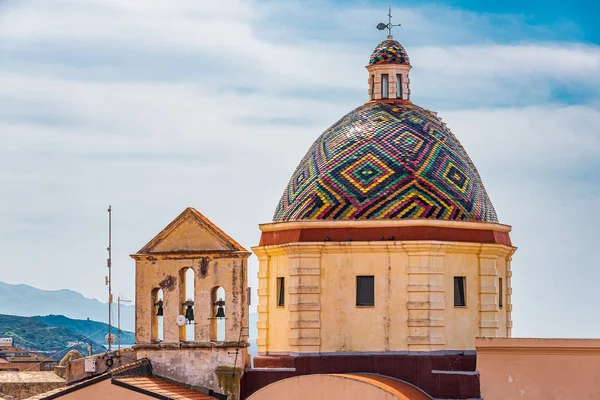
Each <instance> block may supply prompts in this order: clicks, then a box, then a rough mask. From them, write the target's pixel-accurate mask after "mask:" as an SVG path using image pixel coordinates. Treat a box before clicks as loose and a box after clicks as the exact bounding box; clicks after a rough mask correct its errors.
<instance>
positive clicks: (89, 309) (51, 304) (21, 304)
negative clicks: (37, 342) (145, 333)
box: [0, 282, 135, 331]
mask: <svg viewBox="0 0 600 400" xmlns="http://www.w3.org/2000/svg"><path fill="white" fill-rule="evenodd" d="M113 311H114V312H113V324H114V325H116V323H117V320H116V316H117V304H116V303H113ZM0 314H8V315H23V316H26V317H31V316H35V315H49V314H54V315H57V314H59V315H65V316H67V317H69V318H77V319H84V320H85V319H88V318H89V319H91V320H94V321H107V319H108V304H107V303H102V302H100V301H98V300H96V299H88V298H86V297H84V296H83V295H82V294H80V293H77V292H75V291H73V290H68V289H63V290H42V289H36V288H34V287H31V286H28V285H10V284H8V283H4V282H0ZM121 328H122V329H125V330H128V331H133V330H134V329H135V307H134V306H131V305H121Z"/></svg>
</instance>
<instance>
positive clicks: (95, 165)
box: [0, 0, 600, 337]
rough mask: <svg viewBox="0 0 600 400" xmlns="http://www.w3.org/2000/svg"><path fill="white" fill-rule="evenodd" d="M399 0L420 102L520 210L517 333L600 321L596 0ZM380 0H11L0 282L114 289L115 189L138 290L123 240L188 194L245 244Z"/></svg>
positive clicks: (500, 200)
mask: <svg viewBox="0 0 600 400" xmlns="http://www.w3.org/2000/svg"><path fill="white" fill-rule="evenodd" d="M391 5H392V8H393V9H392V13H393V15H394V22H395V23H398V22H399V23H401V24H402V27H400V28H395V30H394V37H395V39H397V40H399V41H400V42H401V43H402V44H403V45H404V47H405V48H406V50H407V52H408V54H409V56H410V58H411V63H412V65H413V69H412V71H411V99H412V100H413V102H415V103H416V104H418V105H420V106H422V107H424V108H427V109H430V110H434V111H437V112H438V113H439V114H438V115H439V116H440V117H441V118H442V119H443V121H444V122H446V123H447V124H448V126H449V127H450V128H451V129H452V131H453V132H454V134H455V135H456V136H457V137H458V139H459V140H460V141H461V142H462V144H463V146H464V147H465V148H466V150H467V152H468V153H469V155H470V157H471V159H472V160H473V161H474V163H475V165H476V166H477V168H478V170H479V172H480V175H481V176H482V178H483V181H484V184H485V186H486V189H487V192H488V194H489V195H490V198H491V199H492V202H493V203H494V206H495V208H496V211H497V213H498V216H499V219H500V222H502V223H504V224H508V225H511V226H513V232H512V234H511V237H512V240H513V243H514V245H515V246H517V247H518V250H517V252H516V254H515V255H514V257H513V263H512V268H513V279H512V284H513V297H512V300H513V320H514V329H513V335H514V336H525V337H600V320H598V319H597V318H595V315H597V309H598V307H599V306H600V298H599V296H598V294H597V289H598V282H599V281H600V262H599V261H598V255H597V253H596V246H597V245H598V243H599V242H600V233H599V232H600V229H598V226H600V213H599V212H598V210H599V209H600V172H599V171H600V26H598V24H597V23H596V21H597V20H598V17H599V15H600V5H598V3H597V2H594V1H591V0H589V1H583V0H573V1H570V2H559V1H553V0H548V1H544V2H542V1H538V0H530V1H526V2H524V1H516V0H511V1H496V2H489V1H481V0H480V1H474V0H464V1H459V0H456V1H440V2H430V1H423V0H419V1H416V0H415V1H403V2H393V3H392V4H391ZM387 6H388V3H387V2H380V1H333V0H318V1H317V0H308V1H307V0H302V1H301V0H290V1H262V0H228V1H211V2H208V1H194V0H178V1H170V0H143V1H142V0H131V1H122V0H102V1H100V0H86V1H85V2H82V1H80V0H18V1H17V0H0V138H1V145H0V251H1V254H2V260H1V261H0V280H1V281H4V282H8V283H14V284H16V283H25V284H29V285H32V286H35V287H39V288H43V289H62V288H70V289H73V290H76V291H79V292H81V293H83V294H84V295H85V296H87V297H91V298H98V299H101V300H105V299H106V297H107V295H106V293H107V292H106V287H105V286H104V276H105V275H106V273H107V271H106V261H105V259H106V256H107V253H106V245H107V213H106V209H107V206H108V205H109V204H111V205H112V207H113V250H114V252H113V256H114V258H113V266H114V268H113V292H114V293H115V294H119V293H122V294H123V295H124V296H125V297H127V298H130V299H131V298H133V297H134V262H133V260H131V259H130V258H129V254H132V253H135V252H136V251H137V250H139V249H140V248H141V247H142V246H143V245H144V244H146V243H147V242H148V241H149V240H150V239H152V238H153V237H154V236H155V235H156V234H157V233H158V232H159V231H160V230H162V229H163V228H164V227H165V226H166V225H167V224H168V223H169V222H171V220H172V219H173V218H175V217H176V216H177V215H178V214H179V213H180V212H181V211H183V210H184V209H185V208H186V207H188V206H192V207H195V208H197V209H198V210H199V211H200V212H202V213H203V214H204V215H206V216H207V217H208V218H209V219H211V220H212V221H213V222H214V223H216V224H217V225H218V226H220V227H221V228H222V229H223V230H224V231H225V232H227V233H228V234H229V235H230V236H232V237H233V238H234V239H236V240H237V241H238V242H240V243H241V244H242V245H244V246H245V247H246V248H251V247H252V246H255V245H256V244H257V243H258V240H259V237H260V230H259V229H258V224H259V223H265V222H269V221H271V218H272V215H273V212H274V210H275V207H276V205H277V203H278V201H279V198H280V196H281V194H282V193H283V190H284V188H285V186H286V185H287V182H288V180H289V178H290V176H291V174H292V172H293V171H294V169H295V168H296V165H297V163H298V162H299V161H300V159H301V158H302V157H303V155H304V153H305V151H306V150H307V149H308V148H309V146H310V145H311V144H312V142H313V141H314V140H315V139H316V138H317V137H318V136H319V135H320V134H321V133H322V132H323V131H324V130H325V129H327V128H328V127H329V126H330V125H331V124H333V123H334V122H335V121H337V120H338V119H339V118H340V117H342V116H343V115H344V114H346V113H347V112H349V111H351V110H352V109H354V108H355V107H357V106H359V105H361V104H363V103H364V102H365V101H367V100H368V99H367V93H368V90H367V78H368V76H367V73H366V71H365V69H364V66H365V65H366V64H367V62H368V58H369V55H370V53H371V51H372V50H373V49H374V48H375V46H376V45H377V44H378V43H379V42H380V41H382V40H383V39H384V38H385V33H382V32H380V31H378V30H377V29H375V25H377V23H378V22H381V21H385V20H386V18H387V16H386V14H387ZM386 22H387V21H386ZM256 270H257V261H256V258H255V257H254V256H252V258H251V260H250V277H251V282H250V283H251V285H252V286H253V287H254V288H256ZM254 292H256V291H254ZM255 305H256V301H254V306H253V307H255Z"/></svg>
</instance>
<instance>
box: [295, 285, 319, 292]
mask: <svg viewBox="0 0 600 400" xmlns="http://www.w3.org/2000/svg"><path fill="white" fill-rule="evenodd" d="M289 293H290V294H319V293H321V285H310V286H309V285H301V286H290V287H289Z"/></svg>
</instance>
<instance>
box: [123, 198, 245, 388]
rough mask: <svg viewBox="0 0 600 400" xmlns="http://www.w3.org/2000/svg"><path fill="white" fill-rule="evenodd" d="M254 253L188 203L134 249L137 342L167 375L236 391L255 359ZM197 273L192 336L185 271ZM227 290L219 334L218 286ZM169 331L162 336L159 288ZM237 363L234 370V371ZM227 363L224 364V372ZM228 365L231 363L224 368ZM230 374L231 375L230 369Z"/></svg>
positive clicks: (142, 353)
mask: <svg viewBox="0 0 600 400" xmlns="http://www.w3.org/2000/svg"><path fill="white" fill-rule="evenodd" d="M249 255H250V253H249V252H248V251H246V250H245V249H244V248H243V247H242V246H240V245H239V244H238V243H236V242H235V241H234V240H233V239H231V238H230V237H229V236H227V234H225V233H224V232H223V231H221V230H220V229H219V228H218V227H217V226H215V225H214V224H212V223H211V222H210V221H209V220H208V219H207V218H206V217H204V216H203V215H202V214H200V213H199V212H198V211H196V210H194V209H192V208H188V209H186V210H185V211H184V212H183V213H182V214H181V215H179V216H178V217H177V218H176V219H175V220H174V221H173V222H172V223H171V224H169V226H167V227H166V228H165V229H164V230H163V231H162V232H161V233H160V234H158V235H157V236H156V237H155V238H154V239H152V240H151V241H150V242H149V243H148V244H147V245H146V246H144V248H142V249H141V250H140V251H139V252H138V253H136V254H133V255H132V257H133V258H134V259H135V261H136V346H135V349H136V350H137V352H138V358H144V357H147V358H148V359H149V360H151V362H152V365H153V368H154V370H155V371H156V372H157V373H158V374H159V375H161V376H164V377H167V378H170V379H173V380H176V381H178V382H182V383H185V384H191V385H194V386H201V387H206V388H209V389H212V390H214V391H215V392H218V393H227V394H233V395H234V396H237V395H238V392H239V379H240V372H239V371H241V370H243V368H244V366H247V365H249V362H250V359H249V357H248V352H247V347H248V345H249V344H248V341H247V338H248V336H247V335H248V330H247V328H248V299H247V259H248V256H249ZM190 269H191V270H193V276H194V296H193V302H194V306H193V307H194V314H195V319H194V339H193V341H186V327H185V326H178V325H177V324H176V318H177V317H178V316H179V315H185V311H186V305H185V304H184V303H185V302H186V300H187V299H186V293H185V292H186V277H187V276H189V275H188V274H187V271H188V270H190ZM218 288H222V289H223V290H224V293H225V296H224V299H225V307H224V309H225V312H226V318H225V335H224V336H225V337H224V340H219V339H218V338H217V320H216V318H215V315H216V311H217V306H216V304H215V303H216V302H217V301H218V300H219V299H218V298H217V289H218ZM159 290H162V294H163V298H162V299H161V300H162V301H163V303H162V310H163V316H162V318H163V332H162V340H159V337H160V336H161V335H159V331H158V329H159V323H158V318H159V317H158V316H157V314H158V306H157V304H158V300H159V298H158V292H159ZM234 369H235V371H238V370H239V371H238V372H237V373H236V372H233V371H234ZM219 371H221V372H219ZM222 371H229V372H228V373H227V374H225V375H224V374H223V373H222ZM227 376H231V377H232V379H233V380H231V379H225V377H227Z"/></svg>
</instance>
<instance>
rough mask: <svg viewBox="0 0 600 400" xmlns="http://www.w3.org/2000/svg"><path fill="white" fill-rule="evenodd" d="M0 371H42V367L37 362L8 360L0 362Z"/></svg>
mask: <svg viewBox="0 0 600 400" xmlns="http://www.w3.org/2000/svg"><path fill="white" fill-rule="evenodd" d="M0 371H42V369H41V364H40V363H39V362H17V363H15V362H8V363H2V364H0ZM46 371H47V370H46Z"/></svg>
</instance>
